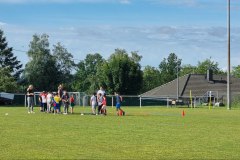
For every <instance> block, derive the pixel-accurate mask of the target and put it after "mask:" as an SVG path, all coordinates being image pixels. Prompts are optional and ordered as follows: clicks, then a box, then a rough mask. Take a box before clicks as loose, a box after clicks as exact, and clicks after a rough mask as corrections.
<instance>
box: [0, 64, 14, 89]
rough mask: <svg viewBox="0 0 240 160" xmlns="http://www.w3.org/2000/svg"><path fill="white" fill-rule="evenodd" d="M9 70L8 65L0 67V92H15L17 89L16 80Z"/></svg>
mask: <svg viewBox="0 0 240 160" xmlns="http://www.w3.org/2000/svg"><path fill="white" fill-rule="evenodd" d="M10 71H11V68H9V67H4V68H3V67H1V68H0V75H1V76H0V92H15V91H16V90H17V89H18V87H17V83H16V80H15V79H14V77H13V76H12V75H11V74H10V73H11V72H10Z"/></svg>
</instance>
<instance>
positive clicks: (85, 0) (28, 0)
mask: <svg viewBox="0 0 240 160" xmlns="http://www.w3.org/2000/svg"><path fill="white" fill-rule="evenodd" d="M130 2H131V1H130V0H38V1H36V0H0V3H12V4H21V3H122V4H129V3H130Z"/></svg>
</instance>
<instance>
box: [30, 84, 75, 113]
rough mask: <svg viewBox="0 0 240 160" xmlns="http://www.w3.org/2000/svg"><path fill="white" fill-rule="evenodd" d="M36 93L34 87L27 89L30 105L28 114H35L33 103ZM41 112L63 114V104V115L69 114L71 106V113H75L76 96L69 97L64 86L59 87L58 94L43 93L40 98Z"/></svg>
mask: <svg viewBox="0 0 240 160" xmlns="http://www.w3.org/2000/svg"><path fill="white" fill-rule="evenodd" d="M33 98H34V91H33V85H29V87H28V89H27V104H28V113H29V114H30V113H34V112H33V106H34V104H33V103H34V102H33ZM38 101H39V105H40V111H41V112H46V113H54V114H57V113H61V105H62V104H63V107H64V111H63V114H68V110H69V106H70V109H71V111H70V112H71V113H73V108H74V106H75V99H74V95H71V97H70V96H69V94H68V93H67V91H64V90H63V88H62V85H59V87H58V92H57V93H56V92H53V93H52V92H45V91H43V92H41V93H40V94H39V97H38Z"/></svg>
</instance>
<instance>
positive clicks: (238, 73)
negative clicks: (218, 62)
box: [232, 65, 240, 78]
mask: <svg viewBox="0 0 240 160" xmlns="http://www.w3.org/2000/svg"><path fill="white" fill-rule="evenodd" d="M232 75H233V76H234V77H237V78H240V65H238V66H236V67H233V71H232Z"/></svg>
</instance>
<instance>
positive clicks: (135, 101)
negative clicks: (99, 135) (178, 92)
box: [12, 92, 224, 107]
mask: <svg viewBox="0 0 240 160" xmlns="http://www.w3.org/2000/svg"><path fill="white" fill-rule="evenodd" d="M69 93H70V94H75V96H76V97H75V100H76V102H77V103H76V104H77V105H78V106H89V105H90V98H91V95H86V94H85V93H84V92H69ZM37 95H38V93H36V95H35V96H34V97H35V98H34V101H35V102H36V105H37V102H38V96H37ZM122 97H123V102H122V106H130V107H131V106H138V107H145V106H166V107H171V106H180V105H188V106H189V107H197V106H202V105H203V104H204V103H205V102H204V101H203V99H204V97H192V100H190V98H189V97H181V99H179V100H176V98H175V99H174V98H170V97H141V96H138V95H132V96H129V95H122ZM221 99H224V98H221ZM222 101H223V103H224V100H222ZM212 102H214V100H213V101H212ZM115 104H116V99H115V96H114V95H108V96H107V105H108V106H110V107H114V106H115ZM12 105H14V106H25V105H26V96H25V94H19V93H15V94H14V100H13V101H12Z"/></svg>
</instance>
